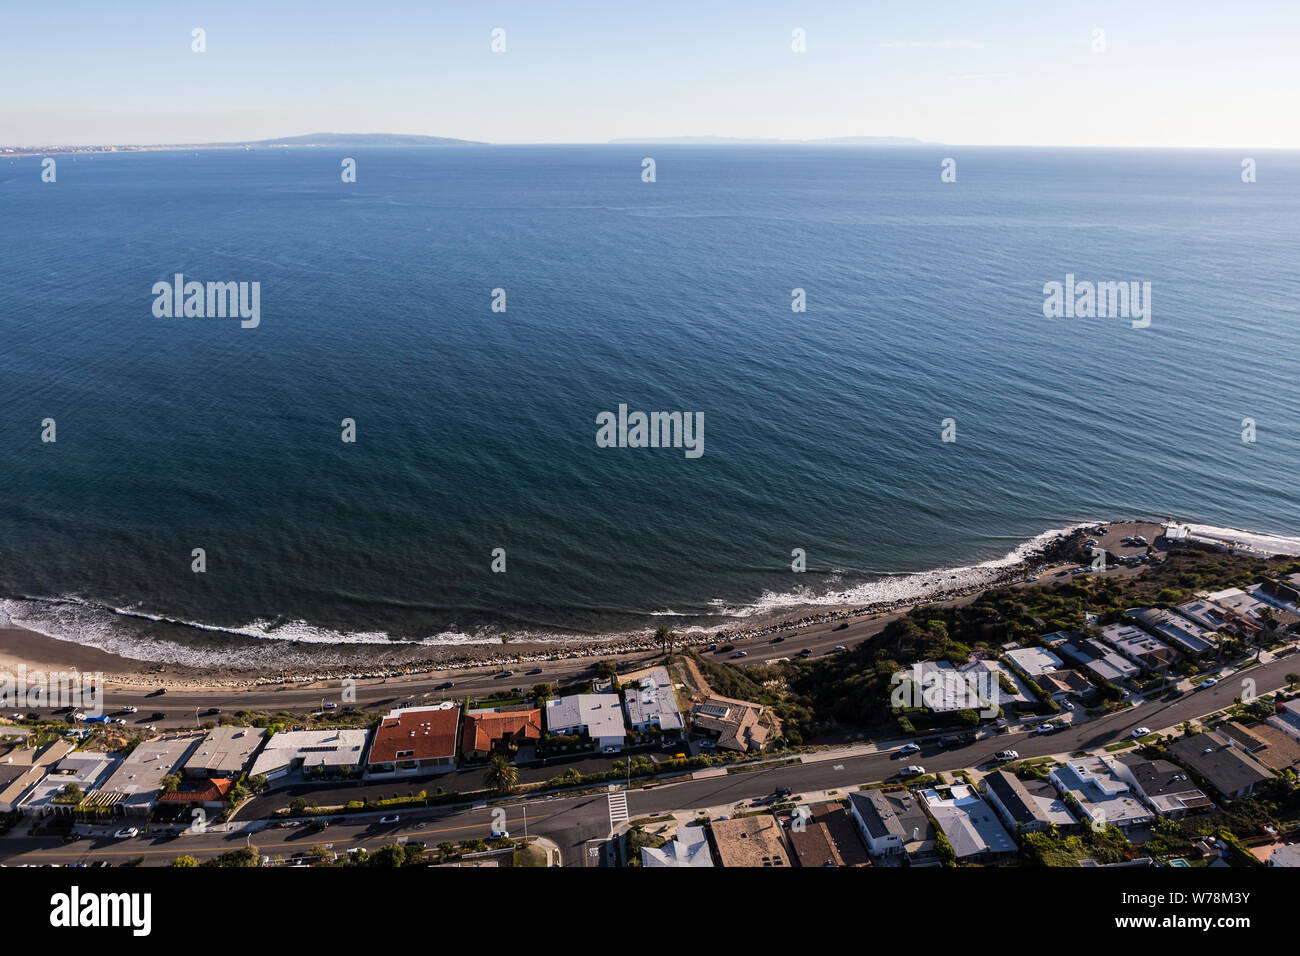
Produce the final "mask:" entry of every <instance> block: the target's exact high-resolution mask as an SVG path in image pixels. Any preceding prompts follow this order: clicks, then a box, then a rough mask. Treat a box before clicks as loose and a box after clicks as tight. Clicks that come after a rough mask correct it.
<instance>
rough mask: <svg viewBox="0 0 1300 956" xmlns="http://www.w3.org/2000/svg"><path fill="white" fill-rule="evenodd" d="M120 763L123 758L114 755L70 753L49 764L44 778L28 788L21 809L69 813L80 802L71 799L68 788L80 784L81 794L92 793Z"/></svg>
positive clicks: (38, 812)
mask: <svg viewBox="0 0 1300 956" xmlns="http://www.w3.org/2000/svg"><path fill="white" fill-rule="evenodd" d="M121 762H122V758H121V757H116V756H114V755H112V754H106V753H95V752H89V751H77V752H75V753H70V754H68V756H66V757H64V758H63V759H62V760H60V761H59V762H58V763H57V764H55V765H54V766H53V767H50V768H49V773H48V774H46V776H45V778H44V779H43V780H41V781H40V782H39V783H37V784H36V785H35V786H34V787H32V788H31V790H30V791H28V793H27V796H25V797H24V798H23V799H22V802H21V804H20V805H19V809H20V810H22V812H24V813H32V814H35V815H37V816H46V815H49V814H54V815H59V816H66V815H70V814H71V813H72V811H73V810H75V809H76V807H77V803H79V802H80V801H76V802H73V801H70V800H68V799H67V796H66V788H68V787H77V788H79V789H80V790H81V792H82V794H86V793H89V792H90V791H91V790H94V789H95V788H96V787H98V786H99V785H100V784H101V783H103V782H104V781H105V780H106V779H107V778H108V777H109V775H110V774H112V772H113V771H114V770H115V769H116V768H117V765H118V764H120V763H121Z"/></svg>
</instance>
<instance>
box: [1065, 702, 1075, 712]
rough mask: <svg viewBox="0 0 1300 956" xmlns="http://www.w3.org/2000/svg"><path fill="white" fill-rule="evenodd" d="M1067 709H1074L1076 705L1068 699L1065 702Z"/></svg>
mask: <svg viewBox="0 0 1300 956" xmlns="http://www.w3.org/2000/svg"><path fill="white" fill-rule="evenodd" d="M1065 709H1066V710H1074V705H1073V704H1072V703H1070V702H1069V701H1068V700H1067V701H1066V702H1065Z"/></svg>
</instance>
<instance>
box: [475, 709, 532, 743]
mask: <svg viewBox="0 0 1300 956" xmlns="http://www.w3.org/2000/svg"><path fill="white" fill-rule="evenodd" d="M507 734H508V735H509V736H510V738H511V740H513V741H520V740H541V739H542V712H541V711H540V710H538V709H536V708H534V709H533V710H513V711H506V712H505V713H486V714H466V715H465V731H464V733H463V734H462V735H461V743H460V749H461V753H464V754H472V753H475V752H476V751H481V752H486V751H489V750H491V749H492V748H493V747H494V746H496V744H497V743H499V742H500V741H501V739H502V738H503V737H505V736H506V735H507Z"/></svg>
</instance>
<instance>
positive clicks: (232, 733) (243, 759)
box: [184, 727, 266, 780]
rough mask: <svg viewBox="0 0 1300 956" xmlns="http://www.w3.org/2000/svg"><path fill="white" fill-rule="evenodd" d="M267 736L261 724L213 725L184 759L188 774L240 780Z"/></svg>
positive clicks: (190, 775) (185, 769)
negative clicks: (256, 725)
mask: <svg viewBox="0 0 1300 956" xmlns="http://www.w3.org/2000/svg"><path fill="white" fill-rule="evenodd" d="M265 737H266V731H265V730H263V729H261V728H260V727H214V728H213V729H212V730H210V731H208V735H207V736H206V737H204V738H203V742H202V743H201V744H199V746H198V749H197V750H195V751H194V753H193V754H191V755H190V758H189V759H188V760H186V761H185V767H184V773H185V776H187V777H222V778H223V779H226V780H237V779H239V775H240V774H242V773H243V772H244V771H245V770H247V769H248V767H249V766H250V765H251V764H252V762H253V754H255V753H257V748H258V747H260V746H262V741H263V739H265Z"/></svg>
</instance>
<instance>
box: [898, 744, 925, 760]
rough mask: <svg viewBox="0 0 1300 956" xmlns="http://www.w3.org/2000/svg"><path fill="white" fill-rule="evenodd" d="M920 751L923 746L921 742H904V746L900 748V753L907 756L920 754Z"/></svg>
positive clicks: (901, 755)
mask: <svg viewBox="0 0 1300 956" xmlns="http://www.w3.org/2000/svg"><path fill="white" fill-rule="evenodd" d="M920 752H921V747H920V745H919V744H903V746H901V747H899V748H898V755H899V756H900V757H907V756H909V755H911V754H919V753H920Z"/></svg>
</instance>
